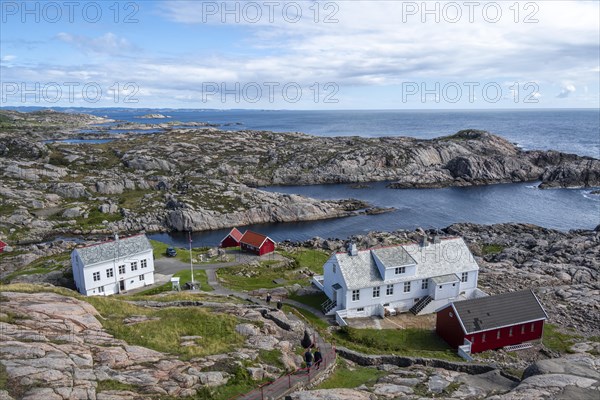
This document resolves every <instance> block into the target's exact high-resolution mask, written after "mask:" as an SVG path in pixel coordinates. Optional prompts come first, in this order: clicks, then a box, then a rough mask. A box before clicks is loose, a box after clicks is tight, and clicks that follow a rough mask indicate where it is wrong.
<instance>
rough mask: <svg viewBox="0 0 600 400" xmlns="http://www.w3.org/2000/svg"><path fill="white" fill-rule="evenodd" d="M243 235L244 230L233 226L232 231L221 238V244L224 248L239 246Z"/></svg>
mask: <svg viewBox="0 0 600 400" xmlns="http://www.w3.org/2000/svg"><path fill="white" fill-rule="evenodd" d="M242 236H243V234H242V232H240V231H239V230H238V229H237V228H233V229H232V230H231V232H229V233H228V234H227V236H225V237H224V238H223V240H221V245H220V246H221V247H222V248H228V247H238V246H239V245H240V240H241V239H242Z"/></svg>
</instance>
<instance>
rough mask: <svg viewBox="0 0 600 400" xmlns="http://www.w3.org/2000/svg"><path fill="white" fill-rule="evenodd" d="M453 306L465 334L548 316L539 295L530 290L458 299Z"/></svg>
mask: <svg viewBox="0 0 600 400" xmlns="http://www.w3.org/2000/svg"><path fill="white" fill-rule="evenodd" d="M453 307H454V310H455V311H456V314H457V316H458V318H459V319H460V321H461V323H462V325H463V327H464V329H465V333H474V332H479V331H487V330H489V329H494V328H500V327H503V326H510V325H515V324H519V323H523V322H530V321H538V320H540V319H546V318H548V315H547V314H546V312H545V311H544V309H543V308H542V306H541V304H540V302H539V301H538V299H537V297H535V295H534V294H533V292H532V291H531V290H529V289H528V290H522V291H519V292H508V293H502V294H498V295H495V296H485V297H480V298H478V299H472V300H464V301H457V302H455V303H453Z"/></svg>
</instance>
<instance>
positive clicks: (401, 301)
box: [313, 237, 485, 325]
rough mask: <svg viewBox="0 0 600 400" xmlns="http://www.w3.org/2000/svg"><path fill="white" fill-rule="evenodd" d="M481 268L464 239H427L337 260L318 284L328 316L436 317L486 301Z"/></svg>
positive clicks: (339, 256)
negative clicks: (455, 304) (446, 309)
mask: <svg viewBox="0 0 600 400" xmlns="http://www.w3.org/2000/svg"><path fill="white" fill-rule="evenodd" d="M478 272H479V266H478V265H477V262H476V261H475V259H474V258H473V255H472V254H471V252H470V251H469V249H468V247H467V245H466V244H465V242H464V240H463V239H462V238H444V239H440V238H439V237H436V238H434V240H433V243H429V242H428V241H427V240H426V239H424V240H423V241H422V242H421V243H411V244H406V245H397V246H390V247H382V248H374V249H367V250H362V251H357V249H356V246H355V245H351V246H350V248H349V250H348V251H347V252H342V253H336V254H333V255H332V256H331V257H330V258H329V260H327V262H326V263H325V265H324V266H323V273H324V274H323V275H320V276H315V277H314V278H313V283H314V284H315V285H316V286H317V287H319V288H320V289H321V290H323V292H324V293H325V294H326V295H327V297H328V298H329V300H328V301H327V302H326V303H325V304H324V305H323V308H324V310H323V311H324V312H325V313H326V314H327V315H333V314H336V319H337V321H338V323H340V324H342V325H343V324H345V322H344V318H356V317H368V316H372V315H381V316H383V315H384V313H385V311H386V310H388V311H390V312H391V313H400V312H406V311H411V312H413V313H414V314H427V313H432V312H434V311H435V310H436V309H438V308H440V307H442V306H444V305H446V304H448V303H449V302H451V301H454V300H459V299H468V298H473V297H481V296H485V293H483V292H481V291H480V290H478V289H477V279H478Z"/></svg>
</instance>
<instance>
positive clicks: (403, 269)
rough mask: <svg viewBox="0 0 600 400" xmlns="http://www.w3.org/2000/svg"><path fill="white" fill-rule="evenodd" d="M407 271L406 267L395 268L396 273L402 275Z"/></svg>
mask: <svg viewBox="0 0 600 400" xmlns="http://www.w3.org/2000/svg"><path fill="white" fill-rule="evenodd" d="M404 273H406V267H396V268H394V274H396V275H402V274H404Z"/></svg>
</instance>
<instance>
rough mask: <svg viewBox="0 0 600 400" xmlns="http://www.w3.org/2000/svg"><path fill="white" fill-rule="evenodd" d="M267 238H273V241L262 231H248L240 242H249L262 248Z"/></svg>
mask: <svg viewBox="0 0 600 400" xmlns="http://www.w3.org/2000/svg"><path fill="white" fill-rule="evenodd" d="M267 239H268V240H271V242H272V241H273V240H272V239H271V238H269V237H268V236H265V235H262V234H260V233H256V232H252V231H246V233H244V236H242V238H241V239H240V243H244V244H249V245H250V246H253V247H258V248H260V247H261V246H262V245H263V243H264V242H265V240H267Z"/></svg>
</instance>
